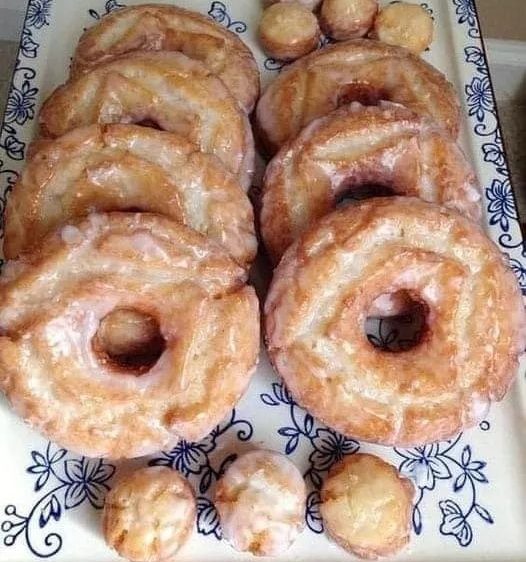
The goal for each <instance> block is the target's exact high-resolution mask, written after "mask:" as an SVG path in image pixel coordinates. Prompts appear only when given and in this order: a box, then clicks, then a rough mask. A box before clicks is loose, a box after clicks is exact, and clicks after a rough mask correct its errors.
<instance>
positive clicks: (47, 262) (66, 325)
mask: <svg viewBox="0 0 526 562" xmlns="http://www.w3.org/2000/svg"><path fill="white" fill-rule="evenodd" d="M4 269H5V271H4V272H3V275H2V277H1V278H0V280H1V285H0V330H1V332H0V333H1V334H2V336H1V337H0V389H2V390H3V391H4V392H5V394H6V395H7V398H8V399H9V401H10V402H11V404H12V406H13V408H14V409H15V411H16V412H17V413H18V414H19V415H20V416H21V417H22V418H23V419H24V420H26V421H27V422H28V423H29V424H30V425H31V426H33V427H34V428H36V429H38V430H39V431H40V432H41V433H43V434H44V435H45V436H46V437H47V438H49V439H51V440H53V441H55V442H57V443H60V444H61V445H62V446H64V447H66V448H68V449H71V450H73V451H75V452H77V453H79V454H81V455H86V456H90V457H112V458H123V457H125V458H130V457H137V456H142V455H147V454H150V453H153V452H154V451H158V450H160V449H163V448H165V447H169V446H172V445H173V444H174V443H175V442H176V441H177V440H178V439H179V438H183V439H186V440H190V441H196V440H199V439H201V438H203V437H204V436H205V435H206V434H207V433H208V432H209V431H211V430H212V429H213V428H214V427H215V426H216V425H217V424H218V423H219V422H220V421H221V419H222V418H223V417H224V416H225V415H227V414H228V412H229V411H230V410H231V408H232V407H233V405H234V404H235V403H236V401H237V400H238V399H239V397H240V396H241V394H242V393H243V392H244V391H245V389H246V387H247V385H248V382H249V380H250V374H251V373H252V371H253V369H254V365H255V363H256V360H257V354H258V350H259V320H258V301H257V298H256V296H255V293H254V290H253V289H252V288H251V287H247V286H245V285H244V281H245V278H246V273H245V271H244V270H243V269H241V268H240V267H239V266H237V265H236V264H235V262H234V261H233V260H231V259H230V258H229V257H228V256H227V254H226V252H224V250H223V249H222V248H221V247H220V246H218V245H217V244H216V243H215V242H213V241H210V240H208V239H206V238H204V237H203V236H202V235H201V234H199V233H197V232H195V231H194V230H192V229H190V228H188V227H185V226H183V225H182V224H179V223H177V222H174V221H171V220H170V219H168V218H165V217H162V216H160V215H151V214H148V213H110V214H92V215H90V216H89V217H88V218H87V219H86V220H85V221H83V222H82V223H79V224H77V225H74V226H72V225H67V226H64V227H62V228H61V229H60V230H59V231H58V232H56V233H54V234H52V235H50V236H48V237H46V238H45V239H44V240H43V243H42V246H41V248H40V250H38V251H35V252H34V253H33V254H27V255H22V257H21V258H20V259H19V260H17V261H14V262H8V264H7V265H6V266H5V268H4ZM120 311H124V313H126V312H127V311H130V312H133V313H135V314H138V315H140V316H141V317H143V318H150V319H151V320H152V322H153V323H154V324H155V326H156V328H157V329H156V334H157V338H155V340H154V341H153V342H152V345H154V347H155V349H153V350H152V354H151V355H152V356H153V357H152V356H149V354H148V352H149V350H148V349H143V350H142V357H138V358H137V357H129V358H127V357H124V358H121V357H115V356H113V355H112V354H111V351H110V350H111V336H112V334H111V330H110V331H109V330H108V329H107V326H105V328H106V329H102V326H104V325H105V324H106V323H108V322H109V323H110V325H111V319H112V317H113V316H114V315H115V314H116V313H119V312H120ZM108 331H109V332H110V333H109V334H108ZM108 336H109V337H110V344H108V341H107V338H108ZM118 337H119V338H121V336H120V335H119V336H118ZM136 360H138V361H136Z"/></svg>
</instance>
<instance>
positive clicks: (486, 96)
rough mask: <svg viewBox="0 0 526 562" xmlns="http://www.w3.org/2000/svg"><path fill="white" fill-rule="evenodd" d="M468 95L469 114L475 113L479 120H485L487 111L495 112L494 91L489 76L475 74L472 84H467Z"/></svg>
mask: <svg viewBox="0 0 526 562" xmlns="http://www.w3.org/2000/svg"><path fill="white" fill-rule="evenodd" d="M466 95H467V99H468V107H469V115H475V116H476V118H477V120H478V121H484V114H485V113H486V111H489V112H493V111H494V110H495V109H494V103H493V93H492V91H491V85H490V82H489V78H488V77H487V76H483V77H482V78H479V77H477V76H475V77H474V78H473V80H472V81H471V84H468V85H467V86H466Z"/></svg>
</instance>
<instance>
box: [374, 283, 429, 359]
mask: <svg viewBox="0 0 526 562" xmlns="http://www.w3.org/2000/svg"><path fill="white" fill-rule="evenodd" d="M428 312H429V309H428V306H427V304H426V303H425V302H424V301H422V300H421V299H419V298H418V296H417V295H414V294H413V293H411V292H410V291H407V290H405V289H402V290H399V291H395V292H392V293H383V294H381V295H379V296H378V297H376V299H375V300H374V301H373V302H372V303H371V306H370V307H369V310H368V311H367V317H366V319H365V324H364V331H365V335H366V336H367V339H368V341H369V343H370V344H371V345H372V346H374V347H375V348H377V349H381V350H382V351H389V352H401V351H409V350H410V349H414V348H415V347H417V346H418V345H419V344H420V343H421V342H422V339H423V337H424V334H425V332H426V327H427V316H428Z"/></svg>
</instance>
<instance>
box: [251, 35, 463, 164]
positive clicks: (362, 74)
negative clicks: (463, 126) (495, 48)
mask: <svg viewBox="0 0 526 562" xmlns="http://www.w3.org/2000/svg"><path fill="white" fill-rule="evenodd" d="M379 100H384V101H392V102H395V103H400V104H402V105H405V106H406V107H408V108H410V109H412V110H413V111H415V112H417V113H420V114H422V115H426V116H428V117H431V118H432V119H434V120H435V121H437V122H438V123H439V124H440V125H442V126H443V127H444V128H445V129H447V130H448V131H449V132H450V133H451V134H452V135H453V136H456V135H457V133H458V129H459V119H460V111H459V103H458V100H457V96H456V94H455V90H454V88H453V86H452V85H451V84H450V83H449V82H448V81H447V80H446V78H445V77H444V75H443V74H442V73H441V72H439V71H438V70H436V69H435V68H433V67H432V66H431V65H430V64H428V63H426V62H425V61H423V60H422V59H420V58H419V57H417V56H416V55H413V54H411V53H410V52H409V51H407V50H405V49H403V48H401V47H393V46H390V45H385V44H382V43H379V42H378V41H371V40H368V39H355V40H352V41H347V42H343V43H339V44H336V45H330V46H328V47H324V48H323V49H320V50H319V51H316V52H314V53H311V54H310V55H308V56H306V57H304V58H302V59H301V60H299V61H296V62H295V63H293V64H292V65H290V66H289V67H288V68H286V69H285V70H284V71H283V72H281V74H280V75H279V76H278V77H277V78H276V79H275V80H274V81H273V82H272V83H271V84H270V85H269V87H268V88H267V89H266V91H265V92H264V94H263V95H262V96H261V98H260V100H259V102H258V106H257V110H256V115H257V127H258V131H259V134H260V136H261V140H262V142H263V143H264V144H265V147H266V149H267V150H268V152H269V153H271V154H274V153H275V152H277V150H278V149H279V148H280V147H281V146H282V145H283V144H284V143H285V142H287V141H288V140H291V139H293V138H294V137H295V136H296V135H297V134H298V133H299V131H300V130H301V129H302V128H303V127H304V126H305V125H308V124H309V123H310V122H311V121H312V120H313V119H316V118H317V117H321V116H323V115H326V114H327V113H329V112H330V111H332V110H334V109H336V108H337V107H339V106H340V105H343V104H345V103H349V102H351V101H358V102H361V103H365V104H366V105H371V104H372V103H373V104H374V103H376V102H378V101H379Z"/></svg>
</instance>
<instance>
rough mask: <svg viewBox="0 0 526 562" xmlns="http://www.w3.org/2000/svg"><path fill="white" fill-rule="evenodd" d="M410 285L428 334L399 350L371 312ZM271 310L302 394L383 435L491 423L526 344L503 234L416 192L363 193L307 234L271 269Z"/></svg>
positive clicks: (334, 417) (438, 436) (374, 435)
mask: <svg viewBox="0 0 526 562" xmlns="http://www.w3.org/2000/svg"><path fill="white" fill-rule="evenodd" d="M404 291H405V292H407V293H409V294H410V295H411V296H412V298H413V300H414V301H416V302H418V303H420V304H421V305H422V306H423V307H424V308H425V309H426V310H427V315H426V316H427V317H426V322H425V329H424V330H423V333H422V335H421V337H420V340H419V341H418V342H417V343H416V345H415V347H413V348H412V349H409V350H407V351H401V352H398V353H394V352H388V351H385V350H382V349H379V348H376V347H374V346H373V345H372V344H371V343H370V342H369V341H368V339H367V337H366V334H365V333H364V323H365V320H366V318H367V317H368V311H369V309H370V308H372V307H373V305H374V303H375V302H378V300H379V299H378V297H380V296H382V295H387V296H389V295H394V296H396V295H397V293H398V294H399V293H401V292H404ZM488 303H491V305H489V304H488ZM265 314H266V334H267V341H268V350H269V354H270V356H271V358H272V361H273V363H274V366H275V368H276V369H277V371H278V372H279V373H280V374H281V376H282V377H283V378H284V380H285V383H286V384H287V386H288V388H289V390H290V391H291V393H292V395H293V397H294V398H295V400H296V401H297V402H298V403H299V404H301V405H303V406H304V407H305V408H306V409H307V410H309V411H310V412H311V413H312V414H313V415H314V416H317V417H318V418H319V419H320V420H322V421H323V422H324V423H326V424H327V425H329V426H331V427H333V428H334V429H336V430H338V431H340V432H341V433H343V434H344V435H348V436H353V437H355V438H357V439H362V440H364V441H371V442H376V443H381V444H384V445H398V446H413V445H417V444H422V443H428V442H432V441H439V440H443V439H447V438H449V437H451V436H453V435H455V434H456V433H458V432H459V431H461V430H462V429H464V428H467V427H470V426H472V425H474V424H476V423H478V422H480V421H481V420H482V419H483V418H484V417H485V415H486V414H487V411H488V407H489V404H490V402H491V401H494V400H501V399H502V398H503V397H504V395H505V393H506V391H507V389H508V387H509V386H510V384H511V382H512V380H513V377H514V374H515V371H516V367H517V364H518V355H519V354H520V353H521V352H522V351H523V349H524V346H525V325H526V320H525V313H524V306H523V303H522V298H521V295H520V291H519V289H518V285H517V281H516V279H515V277H514V275H513V273H512V272H511V270H510V269H509V268H508V267H507V266H506V265H505V263H504V260H503V257H502V255H501V254H500V252H499V251H498V249H497V248H496V247H495V245H494V244H493V243H492V242H491V241H490V240H489V239H488V238H487V237H486V236H485V234H484V233H483V232H482V230H481V229H480V228H479V227H478V226H477V225H476V224H474V223H473V222H471V221H470V220H468V219H466V218H464V217H462V216H461V215H458V214H457V213H455V212H452V211H449V210H447V209H445V208H442V207H439V206H438V205H434V204H431V203H426V202H423V201H421V200H419V199H414V198H410V197H394V198H377V199H369V200H366V201H363V202H360V203H358V204H356V205H353V206H351V207H347V208H346V209H342V210H341V211H337V212H334V213H332V214H331V215H328V216H327V217H326V218H324V219H322V220H321V221H320V222H319V223H318V224H317V226H315V227H314V228H312V229H311V230H310V231H307V232H306V233H305V234H303V235H302V236H301V237H300V238H299V239H298V240H297V241H296V242H295V243H294V244H293V245H292V246H291V247H290V248H289V249H288V250H287V252H286V253H285V255H284V256H283V258H282V260H281V262H280V264H279V266H278V267H277V269H276V271H275V273H274V278H273V282H272V285H271V288H270V291H269V294H268V297H267V300H266V303H265Z"/></svg>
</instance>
